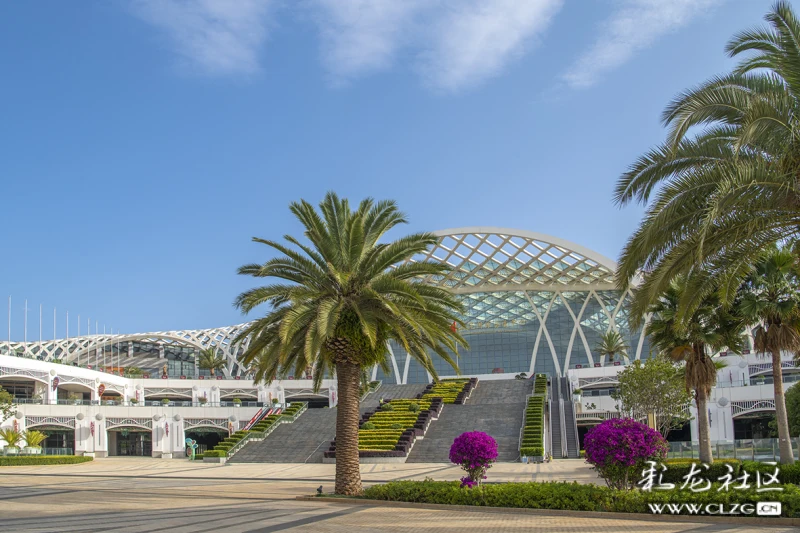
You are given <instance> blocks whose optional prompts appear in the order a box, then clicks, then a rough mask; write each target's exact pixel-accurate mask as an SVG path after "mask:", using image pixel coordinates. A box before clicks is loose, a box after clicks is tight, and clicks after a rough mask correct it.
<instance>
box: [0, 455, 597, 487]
mask: <svg viewBox="0 0 800 533" xmlns="http://www.w3.org/2000/svg"><path fill="white" fill-rule="evenodd" d="M335 469H336V465H328V464H302V463H288V464H286V463H284V464H267V463H255V464H253V463H250V464H231V463H229V464H225V465H219V464H211V463H203V462H201V461H197V462H190V461H188V460H186V459H172V460H162V459H151V458H148V457H119V458H116V457H109V458H106V459H95V460H94V461H92V462H89V463H82V464H77V465H63V466H16V467H10V468H9V467H7V468H3V469H2V470H0V473H11V474H21V473H26V474H52V473H54V472H58V473H59V474H62V475H69V476H72V475H77V474H79V475H81V476H101V477H102V476H107V475H113V476H115V477H128V476H130V477H159V478H182V479H198V480H201V479H202V480H206V479H226V480H234V479H235V480H252V479H262V480H303V481H314V482H317V481H319V482H326V481H327V482H330V481H332V480H333V476H334V472H335ZM361 475H362V477H363V480H364V481H365V482H373V483H377V482H386V481H393V480H399V479H425V478H426V477H428V476H430V477H432V478H434V479H437V480H457V479H461V477H462V476H463V475H464V474H463V472H462V471H461V469H460V468H459V467H457V466H455V465H453V464H450V463H393V464H372V465H361ZM488 481H489V482H500V481H578V482H579V483H598V482H599V483H602V481H600V480H598V478H597V476H596V475H595V473H594V471H593V470H591V469H590V468H589V465H587V464H586V463H585V462H583V461H580V460H568V459H567V460H559V461H553V462H552V463H545V464H522V463H497V464H495V465H494V466H493V467H492V469H491V470H490V471H489V480H488Z"/></svg>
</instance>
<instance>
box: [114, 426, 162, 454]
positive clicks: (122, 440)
mask: <svg viewBox="0 0 800 533" xmlns="http://www.w3.org/2000/svg"><path fill="white" fill-rule="evenodd" d="M114 436H115V437H116V447H115V448H116V449H115V451H116V454H115V455H118V456H121V457H150V456H151V455H153V436H152V434H151V432H149V431H134V430H128V429H121V430H119V431H114Z"/></svg>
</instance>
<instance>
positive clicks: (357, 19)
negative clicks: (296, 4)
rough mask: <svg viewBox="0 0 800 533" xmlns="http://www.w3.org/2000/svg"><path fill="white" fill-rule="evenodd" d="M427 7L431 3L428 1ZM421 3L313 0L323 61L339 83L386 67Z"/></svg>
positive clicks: (406, 39) (406, 38) (405, 40)
mask: <svg viewBox="0 0 800 533" xmlns="http://www.w3.org/2000/svg"><path fill="white" fill-rule="evenodd" d="M427 4H428V5H430V2H427ZM425 5H426V2H425V1H424V0H407V1H398V0H315V1H314V8H316V13H315V15H316V17H315V18H316V20H317V23H318V24H319V27H320V33H321V34H322V59H323V62H324V63H325V66H326V68H327V69H328V71H330V73H331V74H332V75H333V76H334V77H335V78H336V79H337V80H338V81H342V80H343V79H347V78H351V77H354V76H357V75H359V74H363V73H365V72H369V71H372V70H379V69H384V68H387V67H389V66H390V65H391V63H392V60H393V59H394V55H395V53H396V52H397V50H398V48H400V47H401V46H402V45H404V44H408V42H409V41H410V35H409V32H410V29H411V27H412V25H413V19H414V16H415V15H416V14H417V13H418V12H419V11H420V10H422V9H423V8H424V7H425Z"/></svg>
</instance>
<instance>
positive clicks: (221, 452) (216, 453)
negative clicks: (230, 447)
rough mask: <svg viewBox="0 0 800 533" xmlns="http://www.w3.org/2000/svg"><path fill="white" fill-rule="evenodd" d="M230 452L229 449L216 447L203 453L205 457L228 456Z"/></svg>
mask: <svg viewBox="0 0 800 533" xmlns="http://www.w3.org/2000/svg"><path fill="white" fill-rule="evenodd" d="M227 456H228V452H227V450H217V449H216V448H215V449H213V450H208V451H206V452H205V453H203V457H227Z"/></svg>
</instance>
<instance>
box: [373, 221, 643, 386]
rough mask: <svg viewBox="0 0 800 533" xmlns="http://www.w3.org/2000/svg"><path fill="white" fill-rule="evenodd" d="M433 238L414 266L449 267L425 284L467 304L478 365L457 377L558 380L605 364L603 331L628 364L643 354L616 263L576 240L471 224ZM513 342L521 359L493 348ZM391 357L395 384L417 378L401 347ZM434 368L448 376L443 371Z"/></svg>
mask: <svg viewBox="0 0 800 533" xmlns="http://www.w3.org/2000/svg"><path fill="white" fill-rule="evenodd" d="M436 235H437V236H438V237H439V238H440V239H439V243H438V244H437V246H435V247H434V248H432V249H431V250H430V251H429V252H428V253H426V254H420V255H419V256H417V257H414V258H413V259H412V261H437V262H443V263H446V264H448V265H449V266H450V267H451V271H450V272H449V273H448V274H447V275H444V276H441V275H439V276H428V277H427V278H426V279H425V282H426V283H431V284H435V285H439V286H441V287H444V288H447V289H448V290H450V291H452V292H454V293H455V294H456V295H458V298H459V299H460V300H461V301H462V303H463V304H464V308H465V310H466V312H465V314H464V316H463V317H462V318H463V320H464V322H465V325H466V330H462V331H461V333H462V334H463V335H465V337H466V338H467V340H468V341H469V342H470V344H471V345H473V350H472V352H473V353H472V354H471V355H472V358H473V359H476V360H480V359H481V358H483V360H482V361H478V362H479V365H477V366H476V365H473V369H474V368H478V367H480V368H478V371H470V368H469V366H465V365H464V364H462V365H461V366H462V372H465V373H468V374H476V373H489V372H492V371H496V370H505V371H510V372H523V371H524V372H528V373H530V372H533V371H534V369H544V370H546V371H548V372H550V373H552V374H555V375H563V374H564V372H565V371H566V369H567V368H570V367H571V366H572V367H574V366H576V365H577V364H580V365H582V366H591V365H594V364H595V363H601V362H603V357H601V355H600V354H598V353H597V349H596V345H597V343H598V340H599V336H600V334H602V333H605V332H607V331H609V330H612V329H616V330H618V331H620V333H621V334H622V335H623V337H625V339H626V341H627V344H628V346H629V350H628V356H629V357H630V358H631V359H633V358H636V359H639V358H640V357H641V356H642V353H643V352H644V353H645V356H646V355H647V352H646V349H647V346H646V339H645V337H644V336H643V335H641V330H636V331H632V330H630V328H629V327H628V324H629V316H628V308H627V305H626V303H627V302H628V301H629V299H630V298H631V294H630V292H627V293H624V294H623V293H621V292H619V291H618V290H617V289H616V287H615V285H614V273H615V271H616V268H617V265H616V263H615V262H614V261H613V260H611V259H609V258H607V257H604V256H602V255H601V254H598V253H597V252H594V251H592V250H589V249H587V248H584V247H583V246H580V245H577V244H575V243H571V242H568V241H565V240H562V239H558V238H555V237H551V236H548V235H543V234H540V233H533V232H527V231H521V230H511V229H503V228H493V227H469V228H459V229H450V230H442V231H438V232H436ZM645 323H646V321H645ZM504 334H505V335H504ZM521 336H522V337H524V339H523V340H522V341H520V340H519V339H520V337H521ZM503 337H505V338H503ZM512 337H513V339H514V340H510V339H512ZM513 342H516V343H517V344H516V348H514V349H516V350H517V352H520V351H525V353H526V355H525V356H524V358H525V361H524V362H523V361H520V358H521V357H522V356H521V354H520V353H509V352H513V350H514V349H508V350H505V349H497V347H496V346H491V344H492V343H494V344H496V345H499V344H505V343H513ZM487 343H488V345H487ZM390 352H391V354H390V358H391V361H390V363H391V366H392V368H393V374H394V376H396V381H397V382H398V383H408V382H412V381H414V380H413V379H412V378H410V377H409V370H410V368H411V367H413V366H414V364H415V363H414V362H413V361H412V360H411V359H410V357H409V356H408V355H407V354H405V353H402V350H399V347H398V346H395V345H392V346H391V350H390ZM398 352H401V353H398ZM476 352H477V353H476ZM492 354H495V355H492ZM463 355H466V354H463ZM463 355H462V356H463ZM493 357H494V358H495V359H494V360H493V359H492V358H493ZM543 359H547V361H546V362H545V361H543ZM504 360H505V361H508V360H511V361H512V362H511V365H512V367H513V370H512V369H511V368H503V367H504V366H507V364H508V363H504ZM463 361H464V360H463V359H462V363H463ZM537 361H538V364H537ZM481 365H482V366H481ZM486 365H488V366H486ZM437 370H439V372H440V373H441V374H448V373H452V371H451V370H450V371H448V370H449V369H448V368H446V367H444V366H442V367H441V368H437ZM537 371H539V370H537ZM377 374H378V372H377V371H375V372H373V376H376V377H377ZM389 379H390V380H391V378H389Z"/></svg>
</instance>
